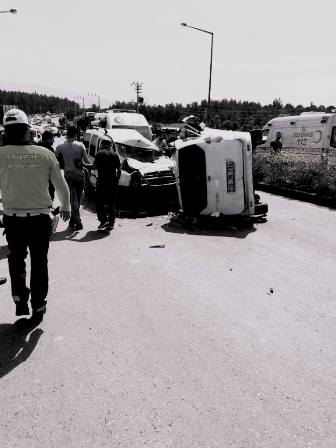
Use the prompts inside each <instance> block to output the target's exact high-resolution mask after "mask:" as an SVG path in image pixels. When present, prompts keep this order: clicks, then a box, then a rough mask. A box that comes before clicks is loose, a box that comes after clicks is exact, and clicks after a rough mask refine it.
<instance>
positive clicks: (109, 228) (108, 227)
mask: <svg viewBox="0 0 336 448" xmlns="http://www.w3.org/2000/svg"><path fill="white" fill-rule="evenodd" d="M106 229H107V230H113V229H114V223H111V222H110V223H109V224H108V225H107V226H106Z"/></svg>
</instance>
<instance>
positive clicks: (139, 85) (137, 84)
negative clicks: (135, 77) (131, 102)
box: [131, 81, 143, 113]
mask: <svg viewBox="0 0 336 448" xmlns="http://www.w3.org/2000/svg"><path fill="white" fill-rule="evenodd" d="M142 84H143V83H142V82H139V81H137V82H132V84H131V85H132V86H134V88H135V92H136V98H137V100H136V111H137V113H138V112H139V103H142V102H143V97H142V96H140V93H142Z"/></svg>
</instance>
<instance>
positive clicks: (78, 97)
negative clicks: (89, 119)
mask: <svg viewBox="0 0 336 448" xmlns="http://www.w3.org/2000/svg"><path fill="white" fill-rule="evenodd" d="M75 98H77V99H79V100H83V114H82V115H83V117H84V116H85V103H84V97H83V96H76V97H75Z"/></svg>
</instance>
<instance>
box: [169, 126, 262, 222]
mask: <svg viewBox="0 0 336 448" xmlns="http://www.w3.org/2000/svg"><path fill="white" fill-rule="evenodd" d="M175 146H176V180H177V190H178V195H179V201H180V206H181V209H182V211H183V212H184V214H186V215H189V216H197V215H211V216H217V217H219V216H242V217H249V216H253V215H256V214H259V215H265V214H266V213H267V210H268V208H267V205H266V204H256V203H255V198H254V190H253V179H252V146H251V136H250V134H249V133H247V132H233V131H223V130H217V129H205V130H204V131H203V132H202V133H201V135H200V137H197V138H194V139H188V140H185V141H183V140H178V141H177V142H176V144H175ZM261 206H262V207H261Z"/></svg>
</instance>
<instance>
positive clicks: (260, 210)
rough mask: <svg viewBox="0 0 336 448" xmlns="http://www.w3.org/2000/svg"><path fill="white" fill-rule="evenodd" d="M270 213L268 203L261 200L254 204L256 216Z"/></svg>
mask: <svg viewBox="0 0 336 448" xmlns="http://www.w3.org/2000/svg"><path fill="white" fill-rule="evenodd" d="M267 213H268V204H264V203H262V202H260V203H259V204H255V205H254V215H255V216H265V215H266V214H267Z"/></svg>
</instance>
